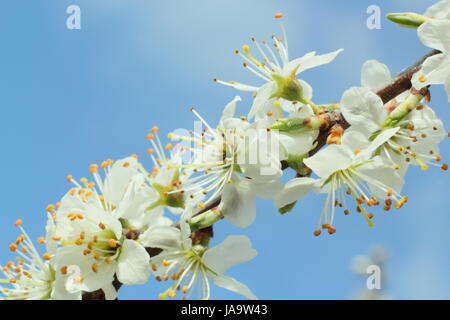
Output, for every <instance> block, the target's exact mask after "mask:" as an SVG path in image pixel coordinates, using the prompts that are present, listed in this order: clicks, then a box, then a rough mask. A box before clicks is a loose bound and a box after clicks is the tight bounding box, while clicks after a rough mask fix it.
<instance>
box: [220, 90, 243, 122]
mask: <svg viewBox="0 0 450 320" xmlns="http://www.w3.org/2000/svg"><path fill="white" fill-rule="evenodd" d="M239 101H242V99H241V97H240V96H235V97H234V99H233V100H232V101H231V102H230V103H228V104H227V105H226V106H225V108H224V109H223V112H222V117H221V118H220V123H222V122H223V121H225V119H228V118H232V117H234V114H235V112H236V103H237V102H239Z"/></svg>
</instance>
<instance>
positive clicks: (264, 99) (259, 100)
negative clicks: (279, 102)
mask: <svg viewBox="0 0 450 320" xmlns="http://www.w3.org/2000/svg"><path fill="white" fill-rule="evenodd" d="M276 90H277V85H276V83H275V82H274V81H271V82H269V83H266V84H264V85H263V86H262V87H261V88H259V89H258V91H257V92H256V97H255V100H253V104H252V107H251V109H250V112H249V113H248V118H249V119H252V118H253V117H254V116H256V114H258V112H259V111H260V110H261V109H263V108H265V106H266V105H267V104H273V102H272V99H270V96H271V95H272V94H273V93H274V92H275V91H276Z"/></svg>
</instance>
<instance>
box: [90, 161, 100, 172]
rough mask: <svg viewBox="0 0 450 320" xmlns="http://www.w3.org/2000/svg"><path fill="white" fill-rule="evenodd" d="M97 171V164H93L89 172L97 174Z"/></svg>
mask: <svg viewBox="0 0 450 320" xmlns="http://www.w3.org/2000/svg"><path fill="white" fill-rule="evenodd" d="M97 170H98V165H97V164H95V163H94V164H91V165H90V166H89V172H90V173H96V172H97Z"/></svg>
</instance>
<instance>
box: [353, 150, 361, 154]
mask: <svg viewBox="0 0 450 320" xmlns="http://www.w3.org/2000/svg"><path fill="white" fill-rule="evenodd" d="M361 151H362V150H361V149H355V151H353V152H354V153H355V154H359V153H361Z"/></svg>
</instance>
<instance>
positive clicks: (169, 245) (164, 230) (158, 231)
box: [139, 226, 182, 249]
mask: <svg viewBox="0 0 450 320" xmlns="http://www.w3.org/2000/svg"><path fill="white" fill-rule="evenodd" d="M139 241H140V242H141V243H142V244H143V245H144V246H145V247H149V248H160V249H173V248H181V247H182V246H181V231H180V229H178V228H175V227H170V226H167V227H166V226H157V227H150V228H148V229H147V230H146V231H145V232H144V233H143V234H141V235H140V236H139Z"/></svg>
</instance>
